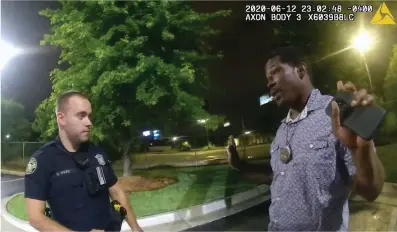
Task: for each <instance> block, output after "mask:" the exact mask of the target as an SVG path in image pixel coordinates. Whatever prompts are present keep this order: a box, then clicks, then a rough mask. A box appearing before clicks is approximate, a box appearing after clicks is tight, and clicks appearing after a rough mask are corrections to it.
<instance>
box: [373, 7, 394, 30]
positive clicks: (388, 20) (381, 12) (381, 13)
mask: <svg viewBox="0 0 397 232" xmlns="http://www.w3.org/2000/svg"><path fill="white" fill-rule="evenodd" d="M371 23H372V24H377V25H396V21H395V20H394V17H393V15H392V14H391V13H390V10H389V8H388V7H387V6H386V3H382V4H381V5H380V6H379V8H378V10H377V11H376V13H375V15H374V17H373V18H372V20H371Z"/></svg>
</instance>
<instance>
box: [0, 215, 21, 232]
mask: <svg viewBox="0 0 397 232" xmlns="http://www.w3.org/2000/svg"><path fill="white" fill-rule="evenodd" d="M3 231H4V232H8V231H10V232H11V231H12V232H15V231H22V230H21V229H19V228H17V227H15V226H13V225H11V224H10V223H8V222H7V221H6V220H4V218H3V217H1V232H3Z"/></svg>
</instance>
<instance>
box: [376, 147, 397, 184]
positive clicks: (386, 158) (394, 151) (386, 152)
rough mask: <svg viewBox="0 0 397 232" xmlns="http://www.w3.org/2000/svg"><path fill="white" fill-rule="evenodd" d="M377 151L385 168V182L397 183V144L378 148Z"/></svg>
mask: <svg viewBox="0 0 397 232" xmlns="http://www.w3.org/2000/svg"><path fill="white" fill-rule="evenodd" d="M376 151H377V153H378V156H379V158H380V160H381V161H382V164H383V167H384V168H385V173H386V176H385V181H386V182H391V183H397V165H396V158H397V144H391V145H386V146H382V147H377V148H376Z"/></svg>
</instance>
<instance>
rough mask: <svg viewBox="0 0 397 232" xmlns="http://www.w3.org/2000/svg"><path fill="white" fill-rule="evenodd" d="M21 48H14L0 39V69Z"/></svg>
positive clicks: (19, 51) (0, 69) (20, 50)
mask: <svg viewBox="0 0 397 232" xmlns="http://www.w3.org/2000/svg"><path fill="white" fill-rule="evenodd" d="M21 52H22V49H19V48H16V47H14V46H12V45H11V44H9V43H7V42H5V41H3V40H0V71H2V70H3V68H4V66H5V65H6V64H7V63H8V61H10V60H11V59H12V58H13V57H14V56H16V55H18V54H20V53H21Z"/></svg>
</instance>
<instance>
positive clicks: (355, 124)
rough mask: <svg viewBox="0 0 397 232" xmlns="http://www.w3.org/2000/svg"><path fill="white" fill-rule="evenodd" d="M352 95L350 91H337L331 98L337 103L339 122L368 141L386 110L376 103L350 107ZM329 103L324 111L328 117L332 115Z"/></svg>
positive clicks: (381, 120)
mask: <svg viewBox="0 0 397 232" xmlns="http://www.w3.org/2000/svg"><path fill="white" fill-rule="evenodd" d="M353 96H354V95H353V93H351V92H344V91H339V92H337V94H336V95H335V97H334V99H333V100H334V101H335V102H336V103H337V104H338V105H339V109H340V123H341V125H342V126H343V127H346V128H349V129H350V130H352V131H353V132H354V133H355V134H357V135H358V136H360V137H361V138H363V139H364V140H367V141H369V140H371V139H373V137H374V136H375V134H376V133H377V132H378V130H379V128H380V126H381V125H382V123H383V120H384V118H385V114H386V111H385V110H384V109H383V108H381V107H380V106H377V105H371V106H358V107H352V106H351V102H352V101H353ZM331 103H332V102H331ZM331 103H330V104H329V105H328V106H327V108H326V113H327V115H328V116H330V117H331V115H332V106H331Z"/></svg>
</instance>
